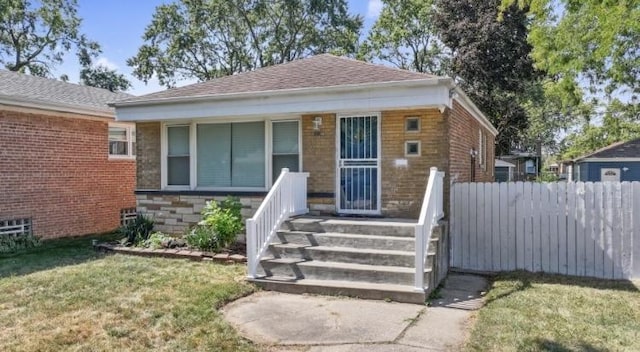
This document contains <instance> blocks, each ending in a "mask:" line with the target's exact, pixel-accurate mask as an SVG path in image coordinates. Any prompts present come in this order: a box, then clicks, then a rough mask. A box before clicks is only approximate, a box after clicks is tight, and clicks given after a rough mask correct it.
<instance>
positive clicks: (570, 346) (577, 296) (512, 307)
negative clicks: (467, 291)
mask: <svg viewBox="0 0 640 352" xmlns="http://www.w3.org/2000/svg"><path fill="white" fill-rule="evenodd" d="M639 287H640V285H639V283H638V282H636V283H635V284H634V283H632V282H624V281H606V280H596V279H586V278H575V277H562V276H555V275H540V274H528V273H510V274H504V275H500V276H498V277H496V278H495V280H494V282H493V286H492V288H491V289H490V291H489V292H488V294H487V304H486V306H485V307H484V308H482V309H481V310H480V311H479V312H478V316H477V320H476V322H475V324H474V328H473V330H472V333H471V337H470V339H469V342H468V344H467V346H466V347H467V348H466V349H467V350H468V351H560V352H566V351H585V352H586V351H588V352H595V351H640V291H639V290H638V289H639Z"/></svg>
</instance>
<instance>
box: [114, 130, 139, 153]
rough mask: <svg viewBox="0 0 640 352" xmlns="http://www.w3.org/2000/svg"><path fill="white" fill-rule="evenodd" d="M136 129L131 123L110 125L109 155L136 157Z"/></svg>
mask: <svg viewBox="0 0 640 352" xmlns="http://www.w3.org/2000/svg"><path fill="white" fill-rule="evenodd" d="M135 155H136V129H135V127H134V126H130V125H117V124H110V125H109V156H110V157H127V158H131V157H135Z"/></svg>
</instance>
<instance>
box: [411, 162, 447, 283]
mask: <svg viewBox="0 0 640 352" xmlns="http://www.w3.org/2000/svg"><path fill="white" fill-rule="evenodd" d="M443 197H444V172H441V171H438V168H435V167H432V168H431V172H430V173H429V182H428V183H427V190H426V192H425V193H424V200H423V201H422V208H421V209H420V219H419V220H418V224H417V225H416V276H415V289H416V291H424V269H425V263H426V261H427V256H428V255H429V242H430V239H431V233H432V232H433V227H434V226H437V225H438V220H440V219H442V218H443V217H444V210H443Z"/></svg>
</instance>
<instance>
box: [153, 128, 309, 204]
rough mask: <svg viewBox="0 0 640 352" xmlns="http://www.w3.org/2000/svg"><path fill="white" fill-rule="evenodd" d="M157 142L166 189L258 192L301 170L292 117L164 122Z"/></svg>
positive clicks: (298, 140)
mask: <svg viewBox="0 0 640 352" xmlns="http://www.w3.org/2000/svg"><path fill="white" fill-rule="evenodd" d="M163 143H165V147H164V148H165V149H164V150H165V153H166V154H165V155H166V162H165V166H164V169H163V170H164V171H163V174H164V175H165V176H164V177H165V181H164V185H165V186H168V187H170V188H171V187H177V188H187V187H188V188H191V189H200V190H230V189H231V190H233V189H237V190H247V191H249V190H264V189H267V188H268V186H269V182H275V180H276V179H277V178H278V176H279V175H280V172H281V170H282V169H283V168H288V169H289V170H290V171H292V172H297V171H299V170H300V169H301V167H300V122H299V121H298V120H275V121H264V120H263V121H251V122H228V123H223V122H215V123H214V122H211V123H208V122H207V123H204V122H203V123H197V124H191V125H190V126H186V125H181V126H178V125H175V126H174V125H167V126H166V137H165V139H163ZM191 159H193V161H191Z"/></svg>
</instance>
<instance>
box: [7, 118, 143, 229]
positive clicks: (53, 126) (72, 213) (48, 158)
mask: <svg viewBox="0 0 640 352" xmlns="http://www.w3.org/2000/svg"><path fill="white" fill-rule="evenodd" d="M107 134H108V123H107V121H106V120H89V119H81V118H74V117H70V116H51V115H44V114H36V113H28V112H22V111H12V110H0V195H1V196H0V219H13V218H32V219H33V232H34V234H35V235H37V236H41V237H44V238H55V237H64V236H77V235H84V234H89V233H101V232H107V231H111V230H114V229H115V228H117V227H118V226H119V224H120V210H121V209H122V208H130V207H134V206H135V204H136V203H135V196H134V194H133V190H134V184H135V179H134V177H135V174H134V172H135V161H133V160H118V161H116V160H108V140H107V138H108V137H107Z"/></svg>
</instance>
